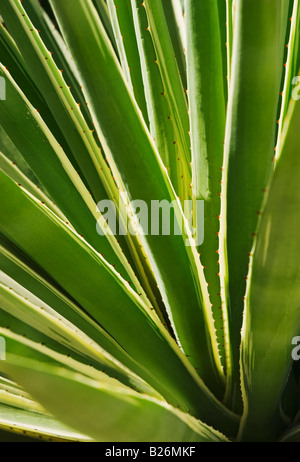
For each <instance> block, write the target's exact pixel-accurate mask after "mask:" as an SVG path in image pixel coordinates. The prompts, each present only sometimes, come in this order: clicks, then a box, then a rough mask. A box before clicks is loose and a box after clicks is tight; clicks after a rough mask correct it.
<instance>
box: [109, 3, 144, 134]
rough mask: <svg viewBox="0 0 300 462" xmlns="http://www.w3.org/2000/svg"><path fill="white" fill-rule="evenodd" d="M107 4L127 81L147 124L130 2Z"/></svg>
mask: <svg viewBox="0 0 300 462" xmlns="http://www.w3.org/2000/svg"><path fill="white" fill-rule="evenodd" d="M107 6H108V10H109V14H110V18H111V23H112V26H113V30H114V35H115V39H116V42H117V46H118V51H119V56H120V60H121V65H122V68H123V71H124V74H125V76H126V80H127V83H128V85H129V86H130V87H131V88H132V91H133V93H134V96H135V99H136V101H137V103H138V106H139V108H140V110H141V111H142V114H143V117H144V120H145V122H146V124H147V125H149V121H148V114H147V106H146V99H145V92H144V85H143V79H142V71H141V63H140V59H139V51H138V45H137V39H136V35H135V31H134V24H133V17H132V9H131V3H130V1H126V2H124V1H122V0H108V2H107Z"/></svg>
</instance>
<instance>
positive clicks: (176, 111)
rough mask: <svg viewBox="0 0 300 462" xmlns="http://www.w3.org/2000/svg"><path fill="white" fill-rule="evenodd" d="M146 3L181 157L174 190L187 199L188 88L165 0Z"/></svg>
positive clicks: (165, 95) (179, 157)
mask: <svg viewBox="0 0 300 462" xmlns="http://www.w3.org/2000/svg"><path fill="white" fill-rule="evenodd" d="M144 6H145V9H146V12H147V17H148V22H149V32H150V34H151V37H152V40H153V44H154V48H155V51H156V60H157V64H158V67H159V69H160V73H161V76H162V80H163V85H164V88H163V90H162V93H163V94H162V95H161V96H163V97H164V98H166V99H167V101H168V103H169V107H170V117H171V121H172V122H173V126H174V135H175V139H174V140H173V142H174V143H175V146H176V148H177V150H176V157H175V159H179V161H177V182H174V184H175V185H176V184H178V188H175V191H176V192H177V194H178V196H179V197H180V198H181V200H182V201H184V200H188V199H190V198H191V197H192V194H191V188H190V185H191V169H190V161H191V155H190V136H189V117H188V106H187V100H186V95H185V91H186V89H184V88H183V85H182V81H181V78H180V74H179V69H178V66H177V62H176V57H175V52H174V48H173V44H172V40H171V37H170V33H169V30H168V24H167V21H166V17H165V14H164V9H163V4H162V1H161V0H153V1H150V2H149V0H145V1H144ZM157 97H158V95H157ZM173 181H174V180H173Z"/></svg>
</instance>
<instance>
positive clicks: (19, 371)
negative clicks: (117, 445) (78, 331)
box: [0, 355, 227, 442]
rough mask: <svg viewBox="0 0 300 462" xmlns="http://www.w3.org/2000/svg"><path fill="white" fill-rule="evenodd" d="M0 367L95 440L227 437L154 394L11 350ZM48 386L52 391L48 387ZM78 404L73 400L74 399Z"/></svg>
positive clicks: (221, 438)
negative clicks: (40, 360) (138, 391)
mask: <svg viewBox="0 0 300 462" xmlns="http://www.w3.org/2000/svg"><path fill="white" fill-rule="evenodd" d="M0 368H1V369H3V370H5V371H6V372H7V373H9V374H10V375H12V376H14V377H17V378H18V381H20V383H22V384H23V385H24V386H25V387H26V389H28V390H30V393H31V394H32V395H33V396H34V397H35V398H36V399H37V400H38V401H40V402H42V403H43V404H44V405H45V407H46V408H47V409H49V410H50V411H51V412H53V413H55V415H57V416H58V417H59V418H60V419H62V421H64V422H66V423H67V425H70V426H71V427H74V428H77V429H78V430H79V431H81V430H80V429H83V428H84V431H85V432H87V433H88V434H89V435H90V436H91V437H93V438H94V439H95V440H97V441H106V442H109V441H119V442H124V441H151V442H152V441H153V442H154V441H160V442H163V441H168V442H175V441H185V442H188V441H202V442H204V441H219V442H220V441H223V442H224V441H227V440H226V438H225V437H224V436H223V435H221V434H220V433H219V432H217V431H215V430H213V429H212V428H211V427H208V426H207V425H205V424H203V423H202V422H200V421H198V420H196V419H194V418H192V417H191V416H189V415H187V414H184V413H182V412H180V411H178V410H176V409H174V408H172V407H171V406H169V405H167V404H164V403H162V402H161V401H157V400H155V399H153V398H149V397H146V396H142V395H139V394H138V393H134V392H133V391H131V390H125V389H123V388H120V387H119V386H118V385H115V386H112V385H111V384H110V386H109V387H108V386H107V385H106V384H105V382H104V383H103V382H96V381H95V380H92V379H89V378H87V377H84V376H83V375H81V374H78V373H77V374H75V373H72V372H70V371H68V370H66V369H58V368H57V367H53V366H50V365H45V364H42V365H41V364H38V363H37V362H33V361H29V360H26V361H24V360H22V361H20V359H19V358H17V357H15V356H13V355H9V357H8V359H7V361H5V364H4V363H3V364H0ZM49 389H51V393H49V392H48V390H49ZM75 403H76V404H75Z"/></svg>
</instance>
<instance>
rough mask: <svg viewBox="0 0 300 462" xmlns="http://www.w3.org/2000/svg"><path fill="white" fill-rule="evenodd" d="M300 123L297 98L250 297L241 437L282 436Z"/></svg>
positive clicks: (296, 326) (295, 288)
mask: <svg viewBox="0 0 300 462" xmlns="http://www.w3.org/2000/svg"><path fill="white" fill-rule="evenodd" d="M299 123H300V106H299V104H298V103H296V102H294V101H292V103H291V106H290V109H289V114H288V117H287V120H286V125H285V131H284V135H285V142H284V146H283V152H282V155H281V157H280V159H279V161H278V165H277V167H276V171H275V175H274V179H273V182H272V187H271V190H270V193H269V197H268V201H267V204H266V207H265V211H264V215H263V217H262V221H261V225H260V231H259V234H258V237H257V243H256V251H255V254H254V258H253V265H252V274H251V280H250V281H249V288H248V293H247V300H246V308H245V309H246V315H245V321H244V326H243V337H242V340H243V341H242V352H241V364H242V371H243V375H242V378H243V390H244V391H243V398H244V400H245V413H244V416H243V420H242V424H241V431H240V438H242V439H244V440H246V439H247V440H249V439H250V440H251V439H252V440H254V439H257V440H263V441H267V440H269V439H270V438H274V436H275V437H276V436H277V437H278V436H279V435H278V433H279V432H280V430H282V428H281V425H282V422H280V420H279V418H278V406H279V400H280V398H281V395H282V392H283V389H284V386H285V384H286V381H287V378H288V375H289V373H290V370H291V367H292V354H291V353H292V348H293V346H292V339H293V337H295V336H297V335H299V332H300V315H299V297H300V292H299V274H300V272H299V259H298V257H297V256H298V255H299V251H300V247H299V239H298V237H297V236H298V229H299V225H300V217H299V193H298V188H295V185H297V184H298V181H299V178H300V163H299V157H298V156H295V153H297V152H298V151H299V149H300V138H299V130H298V128H297V127H299ZM262 383H263V387H262V386H261V384H262ZM267 422H268V424H267ZM270 422H271V423H272V424H271V425H270ZM280 424H281V425H280ZM279 434H280V433H279Z"/></svg>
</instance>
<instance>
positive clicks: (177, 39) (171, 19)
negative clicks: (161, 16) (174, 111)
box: [162, 0, 187, 88]
mask: <svg viewBox="0 0 300 462" xmlns="http://www.w3.org/2000/svg"><path fill="white" fill-rule="evenodd" d="M162 5H163V8H164V12H165V16H166V21H167V25H168V28H169V32H170V37H171V40H172V44H173V48H174V52H175V58H176V62H177V66H178V70H179V74H180V77H181V81H182V85H183V88H187V79H186V57H185V49H186V41H185V21H184V16H183V13H182V9H181V6H180V2H178V0H170V1H169V2H164V1H163V2H162Z"/></svg>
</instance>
